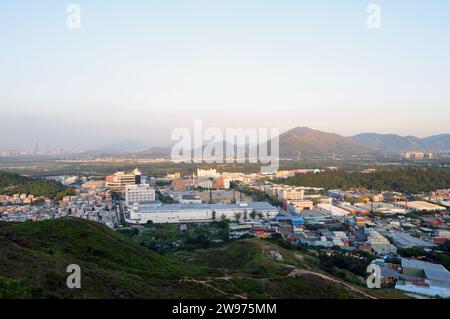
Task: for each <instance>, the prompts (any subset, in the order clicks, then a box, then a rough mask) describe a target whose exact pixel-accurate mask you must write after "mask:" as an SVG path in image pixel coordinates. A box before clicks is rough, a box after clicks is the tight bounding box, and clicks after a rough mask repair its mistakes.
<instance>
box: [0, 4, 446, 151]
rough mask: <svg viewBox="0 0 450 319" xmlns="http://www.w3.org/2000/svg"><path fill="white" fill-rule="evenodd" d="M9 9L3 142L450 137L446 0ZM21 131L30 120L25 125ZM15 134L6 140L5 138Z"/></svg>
mask: <svg viewBox="0 0 450 319" xmlns="http://www.w3.org/2000/svg"><path fill="white" fill-rule="evenodd" d="M77 3H78V4H79V5H80V8H81V28H80V29H68V28H67V26H66V19H67V13H66V7H67V5H68V4H69V2H67V1H63V2H60V3H58V2H54V1H27V2H24V3H16V2H2V3H1V4H0V38H1V39H2V43H3V44H4V45H2V49H1V50H0V70H1V71H0V117H1V119H2V125H1V126H0V136H2V138H1V139H0V148H25V147H29V148H30V147H31V148H33V147H34V145H35V142H36V141H39V143H40V145H41V146H42V147H50V148H56V147H79V148H90V147H99V146H104V145H108V144H113V143H114V142H117V141H124V140H136V141H138V142H140V143H143V144H145V145H148V146H152V145H160V146H164V145H167V144H169V143H170V134H171V132H172V130H173V129H174V128H176V127H187V128H192V127H193V121H194V120H195V119H199V120H202V121H203V122H204V125H205V126H214V127H219V128H226V127H267V128H269V127H278V128H280V129H281V131H286V130H288V129H291V128H293V127H296V126H308V127H312V128H314V129H319V130H323V131H327V132H335V133H338V134H341V135H344V136H349V135H354V134H357V133H361V132H377V133H396V134H400V135H416V136H419V137H423V136H427V135H434V134H440V133H449V132H448V119H449V118H450V107H449V106H450V105H449V101H450V93H449V91H448V83H450V61H449V59H448V56H449V55H450V43H449V41H448V38H449V36H450V20H449V19H448V12H449V9H450V4H449V3H444V2H442V1H427V2H426V3H418V2H414V3H411V2H409V1H395V3H393V2H392V1H379V2H378V3H379V5H380V7H381V8H382V15H381V17H382V24H381V28H380V29H376V30H373V29H369V28H368V27H367V25H366V19H367V15H368V13H367V12H366V8H367V2H366V1H346V3H338V2H336V1H322V2H321V3H320V4H318V3H307V2H306V1H284V2H283V4H282V5H280V4H279V3H277V2H276V1H266V2H261V1H237V0H232V1H214V2H211V1H188V2H186V1H170V2H159V1H127V2H124V1H108V2H97V3H92V1H77ZM25 128H26V129H25ZM5 137H7V138H5Z"/></svg>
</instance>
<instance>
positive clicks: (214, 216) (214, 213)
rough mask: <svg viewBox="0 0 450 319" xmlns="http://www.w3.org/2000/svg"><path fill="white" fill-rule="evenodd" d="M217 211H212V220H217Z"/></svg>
mask: <svg viewBox="0 0 450 319" xmlns="http://www.w3.org/2000/svg"><path fill="white" fill-rule="evenodd" d="M216 214H217V213H216V211H215V210H213V211H212V220H216Z"/></svg>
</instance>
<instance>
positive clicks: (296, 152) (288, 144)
mask: <svg viewBox="0 0 450 319" xmlns="http://www.w3.org/2000/svg"><path fill="white" fill-rule="evenodd" d="M135 144H136V143H133V145H135ZM223 145H224V150H225V149H226V148H225V145H226V143H224V144H223ZM116 146H117V145H116ZM279 147H280V157H281V158H311V157H332V156H338V157H350V156H370V157H380V156H381V157H382V156H393V155H396V154H398V153H401V152H411V151H423V152H447V151H450V134H441V135H434V136H429V137H425V138H419V137H415V136H400V135H396V134H377V133H361V134H357V135H354V136H349V137H345V136H342V135H339V134H336V133H329V132H323V131H319V130H314V129H311V128H308V127H296V128H293V129H291V130H289V131H287V132H285V133H282V134H281V135H280V136H279ZM108 149H112V148H111V147H109V148H108ZM116 149H117V148H116ZM128 150H129V148H128ZM170 152H171V148H170V147H167V146H166V147H153V148H150V149H146V150H140V151H136V152H133V154H134V155H135V156H138V157H139V156H145V157H168V156H170ZM104 153H105V151H103V152H102V154H104ZM128 153H130V152H128Z"/></svg>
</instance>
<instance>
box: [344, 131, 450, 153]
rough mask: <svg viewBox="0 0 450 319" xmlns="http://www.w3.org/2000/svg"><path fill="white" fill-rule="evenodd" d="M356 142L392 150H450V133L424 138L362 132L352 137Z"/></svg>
mask: <svg viewBox="0 0 450 319" xmlns="http://www.w3.org/2000/svg"><path fill="white" fill-rule="evenodd" d="M350 138H351V139H352V140H353V141H354V142H356V143H360V144H364V145H369V146H372V147H376V148H380V149H384V150H387V151H391V152H396V153H398V152H409V151H424V152H446V151H450V134H440V135H434V136H429V137H424V138H419V137H415V136H400V135H396V134H377V133H362V134H358V135H355V136H352V137H350Z"/></svg>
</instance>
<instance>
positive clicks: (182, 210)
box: [127, 202, 278, 224]
mask: <svg viewBox="0 0 450 319" xmlns="http://www.w3.org/2000/svg"><path fill="white" fill-rule="evenodd" d="M253 213H254V214H256V215H257V216H261V217H262V218H273V217H275V216H277V215H278V209H277V208H276V207H274V206H272V205H270V204H269V203H266V202H251V203H240V204H228V205H217V204H214V205H210V204H162V203H161V202H152V203H148V204H147V203H143V204H135V205H133V207H132V208H131V210H130V212H129V219H128V220H127V222H129V223H130V224H146V223H147V222H149V221H151V222H153V223H188V222H202V221H204V222H210V221H213V220H220V219H222V218H226V219H229V220H235V219H237V218H239V219H245V218H249V217H250V216H251V215H252V214H253Z"/></svg>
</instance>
